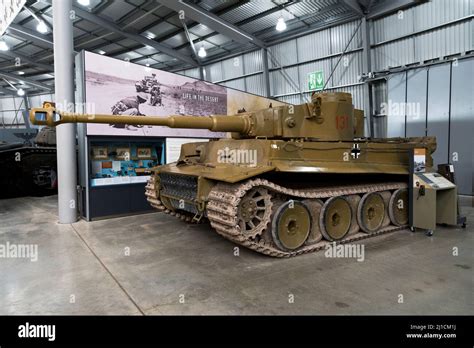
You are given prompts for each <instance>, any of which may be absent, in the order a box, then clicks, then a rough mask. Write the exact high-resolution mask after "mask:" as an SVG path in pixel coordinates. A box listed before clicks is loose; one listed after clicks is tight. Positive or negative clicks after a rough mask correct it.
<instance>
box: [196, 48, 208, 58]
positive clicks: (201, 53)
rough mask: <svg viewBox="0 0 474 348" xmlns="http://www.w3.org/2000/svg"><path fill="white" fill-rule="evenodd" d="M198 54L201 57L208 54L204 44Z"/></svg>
mask: <svg viewBox="0 0 474 348" xmlns="http://www.w3.org/2000/svg"><path fill="white" fill-rule="evenodd" d="M198 56H199V57H201V58H204V57H205V56H207V52H206V50H205V49H204V46H201V48H200V49H199V52H198Z"/></svg>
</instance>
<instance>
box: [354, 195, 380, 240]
mask: <svg viewBox="0 0 474 348" xmlns="http://www.w3.org/2000/svg"><path fill="white" fill-rule="evenodd" d="M357 219H358V221H359V225H360V228H361V229H362V230H363V231H364V232H366V233H373V232H375V231H377V230H378V229H379V228H380V227H381V226H382V224H383V220H384V219H385V203H384V201H383V197H382V195H381V194H380V193H378V192H371V193H366V194H365V195H364V196H363V197H362V199H361V200H360V203H359V207H358V208H357Z"/></svg>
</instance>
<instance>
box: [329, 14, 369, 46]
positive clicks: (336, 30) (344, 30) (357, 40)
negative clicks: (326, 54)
mask: <svg viewBox="0 0 474 348" xmlns="http://www.w3.org/2000/svg"><path fill="white" fill-rule="evenodd" d="M358 25H359V21H358V20H357V21H354V22H349V23H346V24H343V25H340V26H337V27H333V28H331V29H330V31H331V49H332V53H340V52H343V51H344V48H345V47H346V45H347V44H348V42H349V40H350V39H351V37H352V35H353V34H354V32H355V30H356V29H357V27H358ZM359 47H362V31H361V30H360V27H359V29H358V30H357V33H356V34H355V36H354V38H353V39H352V41H351V43H350V44H349V47H348V50H353V49H355V48H359Z"/></svg>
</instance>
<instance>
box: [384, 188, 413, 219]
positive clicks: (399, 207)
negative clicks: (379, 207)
mask: <svg viewBox="0 0 474 348" xmlns="http://www.w3.org/2000/svg"><path fill="white" fill-rule="evenodd" d="M388 215H389V216H390V220H391V221H392V223H393V224H394V225H397V226H405V225H408V190H407V189H406V188H403V189H398V190H396V191H395V192H394V193H393V194H392V197H390V202H389V204H388Z"/></svg>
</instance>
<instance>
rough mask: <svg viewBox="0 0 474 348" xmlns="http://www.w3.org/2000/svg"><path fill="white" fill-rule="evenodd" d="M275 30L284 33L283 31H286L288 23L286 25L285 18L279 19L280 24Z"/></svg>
mask: <svg viewBox="0 0 474 348" xmlns="http://www.w3.org/2000/svg"><path fill="white" fill-rule="evenodd" d="M275 29H276V30H277V31H283V30H285V29H286V23H285V19H284V18H283V16H282V17H280V18H278V22H277V24H276V27H275Z"/></svg>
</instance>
